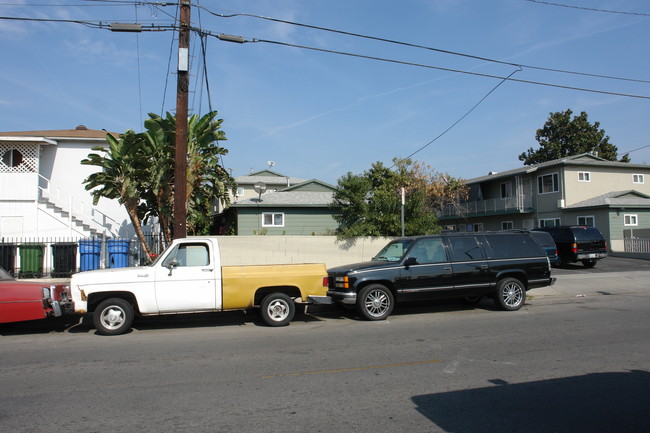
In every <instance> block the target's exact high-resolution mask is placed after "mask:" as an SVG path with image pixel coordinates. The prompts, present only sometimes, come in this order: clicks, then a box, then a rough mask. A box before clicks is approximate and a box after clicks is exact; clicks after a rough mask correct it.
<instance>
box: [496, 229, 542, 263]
mask: <svg viewBox="0 0 650 433" xmlns="http://www.w3.org/2000/svg"><path fill="white" fill-rule="evenodd" d="M486 238H487V240H488V243H489V244H490V246H491V247H492V251H493V252H494V256H495V258H497V259H503V258H510V257H517V258H521V257H535V256H539V255H540V254H541V250H540V247H539V245H538V244H537V242H536V241H535V240H534V239H533V238H532V236H529V235H527V234H502V235H494V236H486Z"/></svg>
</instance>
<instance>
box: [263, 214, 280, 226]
mask: <svg viewBox="0 0 650 433" xmlns="http://www.w3.org/2000/svg"><path fill="white" fill-rule="evenodd" d="M262 227H284V214H283V213H263V214H262Z"/></svg>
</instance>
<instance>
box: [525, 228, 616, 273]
mask: <svg viewBox="0 0 650 433" xmlns="http://www.w3.org/2000/svg"><path fill="white" fill-rule="evenodd" d="M535 231H542V232H547V233H550V235H551V236H552V237H553V240H554V241H555V245H556V246H557V255H558V256H559V257H560V266H565V265H566V264H567V263H575V262H578V261H580V262H582V264H583V265H585V267H587V268H592V267H594V266H595V265H596V260H600V259H604V258H605V257H607V242H606V241H605V238H604V237H603V234H602V233H601V232H600V230H598V229H597V228H596V227H585V226H558V227H541V228H538V229H535Z"/></svg>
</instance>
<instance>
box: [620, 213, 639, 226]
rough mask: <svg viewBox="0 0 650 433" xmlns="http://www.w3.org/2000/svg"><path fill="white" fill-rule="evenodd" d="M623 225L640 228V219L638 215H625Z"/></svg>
mask: <svg viewBox="0 0 650 433" xmlns="http://www.w3.org/2000/svg"><path fill="white" fill-rule="evenodd" d="M623 224H625V225H626V226H638V225H639V219H638V217H637V215H636V214H625V215H623Z"/></svg>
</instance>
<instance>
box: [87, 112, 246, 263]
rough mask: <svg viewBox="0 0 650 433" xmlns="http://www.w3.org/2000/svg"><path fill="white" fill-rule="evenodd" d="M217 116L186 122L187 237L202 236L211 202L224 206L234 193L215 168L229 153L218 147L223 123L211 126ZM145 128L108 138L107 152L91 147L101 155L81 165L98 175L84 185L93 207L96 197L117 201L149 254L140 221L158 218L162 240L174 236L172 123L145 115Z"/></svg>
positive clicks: (225, 175) (207, 225) (206, 229)
mask: <svg viewBox="0 0 650 433" xmlns="http://www.w3.org/2000/svg"><path fill="white" fill-rule="evenodd" d="M216 115H217V112H216V111H212V112H210V113H208V114H206V115H204V116H203V117H200V118H199V116H198V115H193V116H191V117H190V118H189V119H188V134H187V135H188V139H187V140H188V145H187V161H188V164H187V195H186V196H185V197H182V198H181V199H182V200H184V201H185V203H186V206H187V210H188V212H187V228H188V232H189V233H190V234H207V233H208V232H209V230H210V227H211V225H212V219H211V215H212V206H213V204H214V202H215V201H217V200H219V201H221V203H224V204H228V203H229V201H230V199H229V194H228V191H234V189H235V181H234V179H233V178H232V177H231V176H230V174H229V173H228V172H227V171H226V170H225V169H224V168H223V167H222V166H221V164H220V162H221V159H220V158H221V157H222V156H223V155H225V154H227V153H228V150H227V149H225V148H223V147H221V146H220V145H219V144H218V142H219V141H223V140H225V139H226V137H225V133H224V132H223V131H220V128H221V123H222V122H223V120H221V119H218V120H215V117H216ZM145 128H146V131H145V132H143V133H140V134H137V133H135V132H133V131H132V130H127V131H126V132H125V133H124V134H123V135H122V136H121V137H120V138H119V139H118V138H115V137H113V136H112V135H110V134H108V135H107V137H106V139H107V141H108V143H109V148H108V149H105V148H103V147H101V146H98V147H94V148H93V149H92V150H94V151H99V152H102V153H103V154H96V153H93V154H89V155H88V158H87V159H84V160H83V161H82V162H81V163H82V164H86V165H95V166H97V167H100V168H101V169H102V171H101V172H98V173H93V174H91V175H90V176H88V178H86V180H84V183H85V184H86V186H85V188H86V190H92V195H93V200H94V202H95V203H97V201H98V200H99V198H100V197H106V198H111V199H118V200H119V202H120V204H123V205H124V206H125V208H126V210H127V212H128V214H129V217H130V218H131V222H132V223H133V226H134V228H135V230H136V234H137V235H138V238H139V239H140V242H141V243H142V246H143V248H144V249H145V251H146V252H147V253H149V247H148V244H147V242H146V241H145V238H144V234H143V233H142V222H143V221H147V220H148V219H150V218H152V217H157V218H158V221H159V223H160V226H161V230H162V231H163V234H164V237H165V240H166V241H167V242H169V241H171V239H172V236H173V233H172V228H173V225H172V221H173V209H174V200H176V199H177V197H175V195H174V187H173V186H174V159H175V158H174V150H175V146H176V118H175V116H172V115H171V114H170V113H167V115H166V117H164V118H163V117H161V116H158V115H157V114H153V113H150V114H149V119H147V120H146V121H145ZM148 256H149V255H148Z"/></svg>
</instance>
